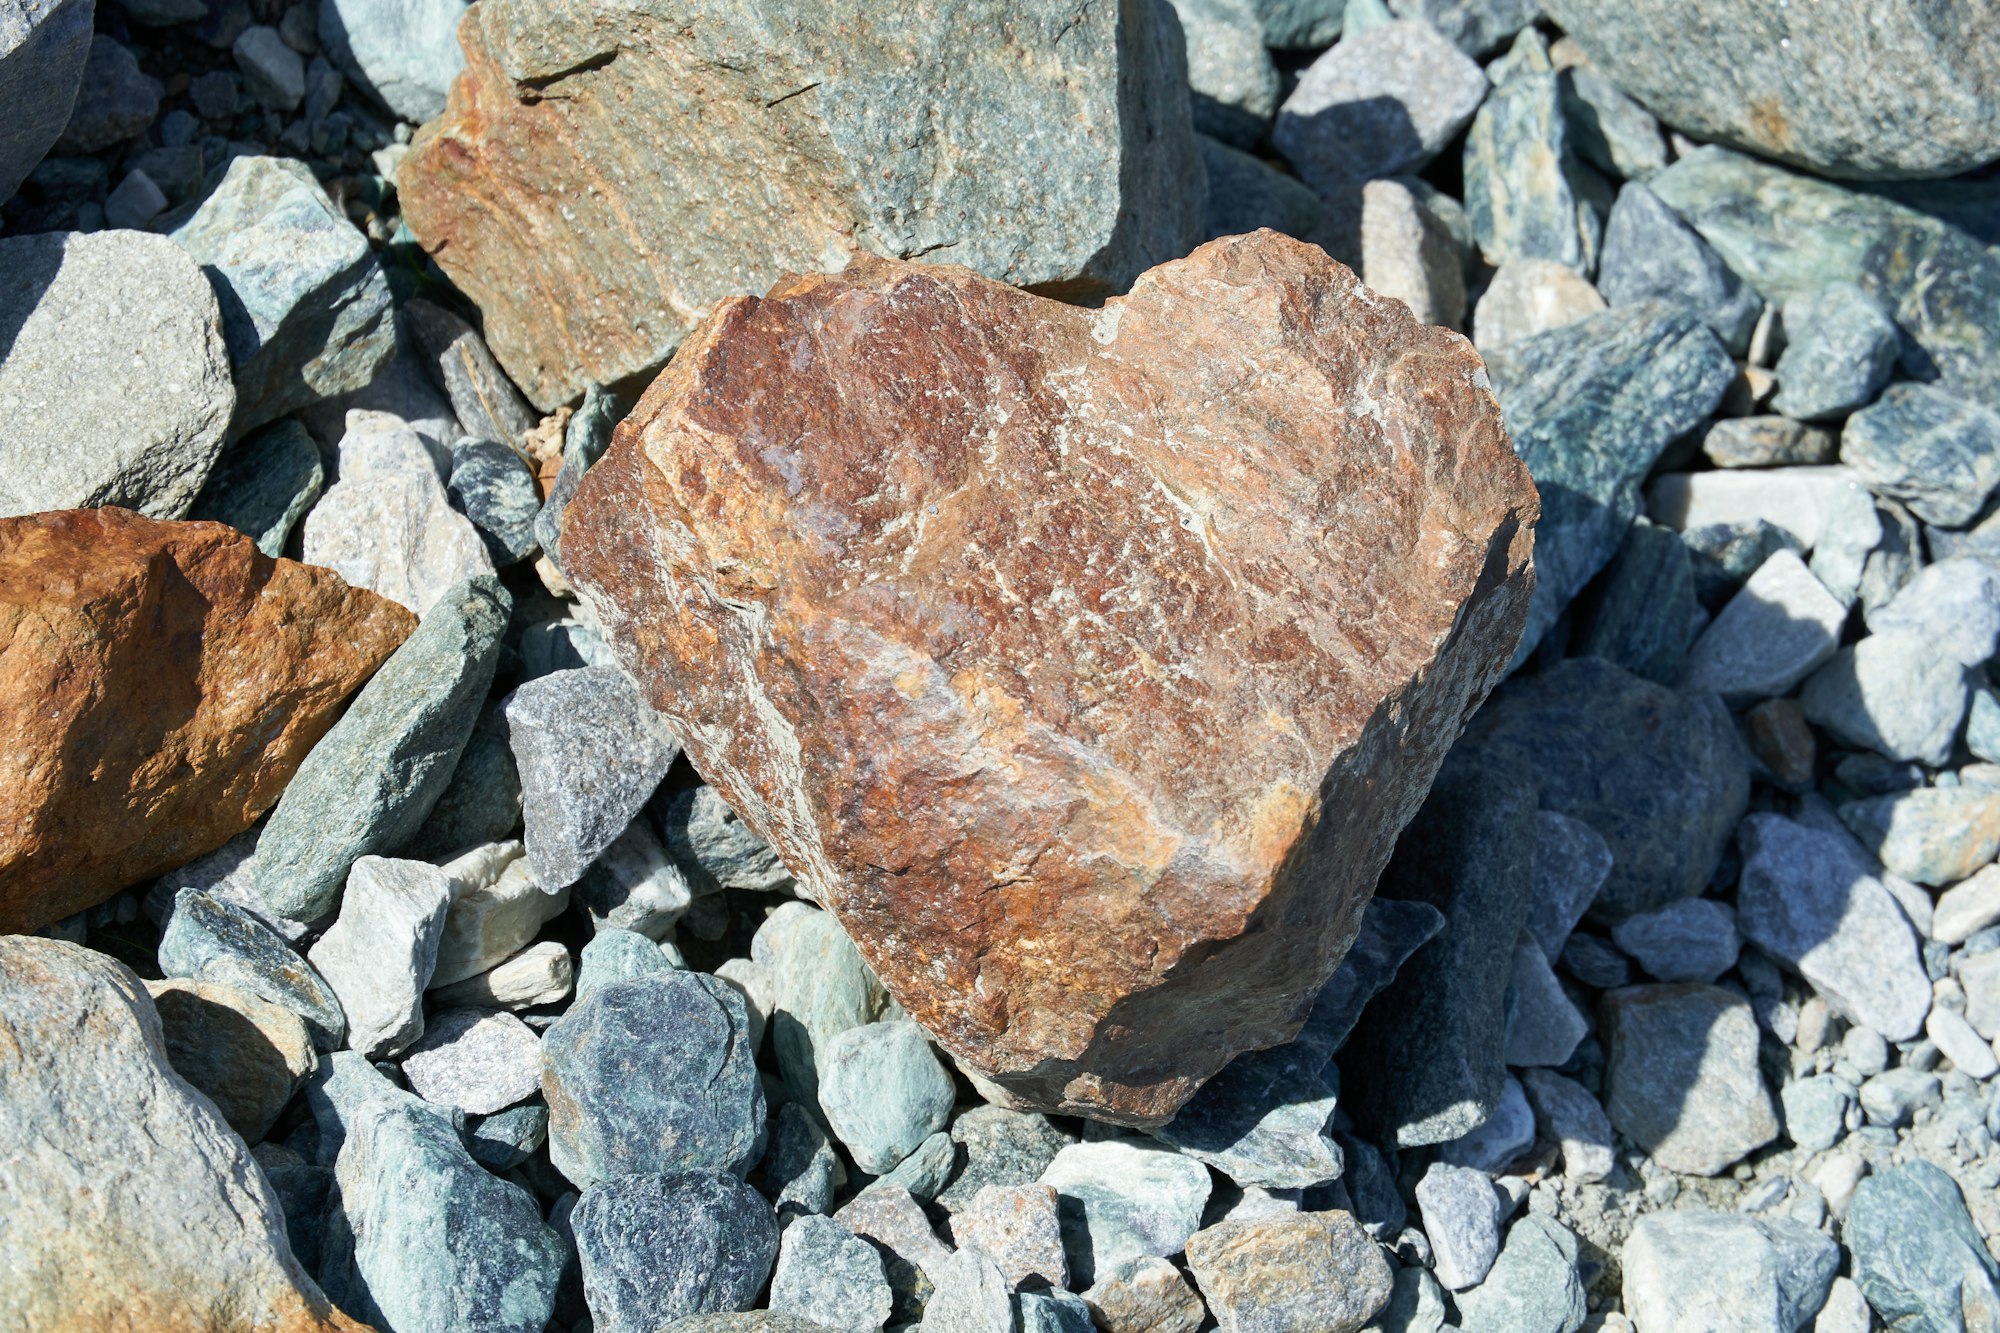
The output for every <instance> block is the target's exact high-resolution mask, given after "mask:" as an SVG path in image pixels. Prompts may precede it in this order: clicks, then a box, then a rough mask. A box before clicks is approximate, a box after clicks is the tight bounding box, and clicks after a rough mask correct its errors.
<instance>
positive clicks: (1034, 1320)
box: [1014, 1288, 1097, 1333]
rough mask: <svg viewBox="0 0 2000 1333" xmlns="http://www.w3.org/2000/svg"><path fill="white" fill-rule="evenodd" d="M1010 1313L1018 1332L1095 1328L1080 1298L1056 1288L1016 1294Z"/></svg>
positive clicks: (1080, 1332)
mask: <svg viewBox="0 0 2000 1333" xmlns="http://www.w3.org/2000/svg"><path fill="white" fill-rule="evenodd" d="M1014 1312H1015V1317H1016V1319H1017V1320H1018V1322H1019V1324H1020V1333H1091V1330H1093V1329H1094V1328H1096V1327H1097V1325H1096V1324H1095V1323H1093V1322H1092V1320H1091V1318H1090V1307H1089V1306H1088V1305H1086V1304H1085V1303H1084V1299H1083V1297H1081V1296H1079V1295H1077V1294H1076V1293H1075V1292H1070V1291H1063V1290H1061V1289H1060V1288H1057V1289H1054V1290H1050V1291H1023V1292H1019V1293H1016V1295H1015V1296H1014Z"/></svg>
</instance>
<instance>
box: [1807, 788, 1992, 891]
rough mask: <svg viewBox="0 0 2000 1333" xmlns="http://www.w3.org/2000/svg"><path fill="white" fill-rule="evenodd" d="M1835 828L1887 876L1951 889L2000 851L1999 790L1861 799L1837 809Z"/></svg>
mask: <svg viewBox="0 0 2000 1333" xmlns="http://www.w3.org/2000/svg"><path fill="white" fill-rule="evenodd" d="M1840 822H1841V823H1843V824H1845V825H1847V827H1848V830H1849V831H1850V832H1852V833H1853V834H1854V836H1855V837H1856V838H1858V839H1860V841H1861V845H1862V846H1864V847H1866V848H1867V849H1868V850H1869V852H1871V853H1872V854H1873V855H1874V856H1875V857H1876V859H1878V860H1879V861H1881V862H1882V866H1883V868H1884V869H1885V870H1887V871H1888V872H1889V873H1890V874H1892V875H1901V876H1902V877H1903V878H1904V879H1908V880H1914V881H1916V882H1917V883H1918V884H1926V885H1930V886H1932V887H1934V888H1935V887H1939V886H1944V885H1950V884H1956V883H1958V882H1959V881H1960V880H1963V879H1969V878H1971V877H1972V876H1973V875H1974V874H1977V873H1978V871H1979V870H1980V868H1981V867H1982V866H1985V865H1988V864H1990V863H1991V862H1992V860H1993V854H1994V853H1995V852H1997V851H2000V788H1996V787H1983V786H1976V785H1973V784H1971V783H1961V784H1960V785H1958V786H1955V787H1919V788H1917V789H1916V790H1914V791H1902V792H1891V793H1889V794H1887V795H1883V796H1869V797H1864V798H1863V799H1861V800H1858V801H1848V802H1847V803H1845V804H1844V805H1842V806H1841V807H1840Z"/></svg>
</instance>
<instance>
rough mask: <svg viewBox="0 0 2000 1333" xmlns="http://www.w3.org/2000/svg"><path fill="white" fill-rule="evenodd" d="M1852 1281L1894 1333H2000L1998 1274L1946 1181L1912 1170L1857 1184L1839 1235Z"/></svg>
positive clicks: (1914, 1166)
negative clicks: (1849, 1258) (1995, 1332)
mask: <svg viewBox="0 0 2000 1333" xmlns="http://www.w3.org/2000/svg"><path fill="white" fill-rule="evenodd" d="M1841 1234H1842V1237H1843V1238H1844V1239H1845V1240H1846V1242H1847V1248H1848V1252H1849V1253H1850V1254H1852V1255H1853V1259H1854V1280H1855V1282H1857V1283H1858V1284H1860V1287H1861V1292H1862V1294H1863V1295H1864V1296H1866V1297H1867V1298H1868V1304H1869V1305H1870V1306H1872V1307H1873V1308H1874V1310H1875V1313H1876V1314H1877V1315H1879V1316H1881V1318H1882V1320H1883V1322H1884V1323H1886V1324H1887V1325H1888V1326H1889V1327H1890V1328H1893V1329H1897V1330H1899V1333H1959V1330H1961V1329H1972V1328H1993V1327H2000V1266H1996V1265H1995V1264H1994V1262H1993V1257H1992V1256H1991V1255H1990V1254H1988V1253H1987V1252H1986V1246H1985V1245H1984V1244H1983V1243H1982V1242H1981V1240H1980V1237H1979V1230H1978V1228H1976V1227H1975V1226H1973V1224H1972V1218H1971V1216H1970V1214H1968V1213H1967V1212H1966V1208H1965V1199H1964V1196H1963V1195H1961V1194H1960V1193H1959V1189H1958V1186H1957V1185H1956V1184H1954V1183H1953V1182H1952V1179H1951V1177H1950V1176H1947V1175H1946V1174H1945V1173H1944V1172H1942V1171H1940V1170H1938V1168H1937V1167H1935V1166H1932V1165H1931V1164H1930V1163H1929V1162H1922V1161H1918V1162H1911V1163H1909V1164H1908V1165H1906V1166H1899V1167H1896V1168H1893V1169H1892V1170H1888V1171H1883V1172H1878V1173H1877V1174H1875V1175H1872V1176H1870V1177H1868V1178H1867V1179H1866V1180H1864V1181H1862V1182H1861V1184H1860V1186H1859V1188H1857V1189H1856V1190H1855V1191H1854V1201H1853V1202H1852V1203H1851V1204H1849V1205H1848V1209H1847V1225H1846V1227H1845V1228H1844V1229H1843V1231H1842V1233H1841Z"/></svg>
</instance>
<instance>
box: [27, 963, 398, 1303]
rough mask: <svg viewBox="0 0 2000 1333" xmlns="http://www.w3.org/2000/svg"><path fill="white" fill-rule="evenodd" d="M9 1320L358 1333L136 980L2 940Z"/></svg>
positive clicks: (114, 967)
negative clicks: (302, 1253) (306, 1263)
mask: <svg viewBox="0 0 2000 1333" xmlns="http://www.w3.org/2000/svg"><path fill="white" fill-rule="evenodd" d="M0 1160H4V1161H5V1162H6V1163H7V1169H6V1170H5V1171H3V1172H0V1216H4V1217H5V1218H6V1219H7V1225H6V1227H5V1228H4V1229H0V1272H5V1273H6V1275H7V1280H6V1281H5V1282H0V1325H4V1326H5V1327H7V1328H23V1329H27V1328H32V1329H36V1330H46V1333H84V1330H106V1331H107V1333H139V1330H142V1329H204V1330H212V1331H213V1333H251V1331H252V1330H256V1331H257V1333H307V1331H308V1330H310V1331H312V1333H334V1331H337V1330H346V1331H347V1333H360V1325H357V1324H354V1323H352V1322H350V1321H349V1320H347V1319H346V1318H344V1317H342V1316H341V1315H340V1314H338V1313H337V1312H335V1311H333V1310H332V1309H331V1307H330V1306H328V1304H327V1301H326V1298H325V1297H324V1296H322V1295H321V1294H320V1291H319V1289H318V1288H317V1287H315V1286H314V1285H313V1283H312V1280H311V1279H310V1278H308V1277H307V1276H306V1275H305V1273H304V1272H303V1271H302V1270H301V1269H300V1268H299V1265H298V1263H297V1262H296V1261H295V1260H294V1259H293V1258H292V1253H291V1250H290V1248H289V1247H288V1246H287V1245H286V1243H285V1219H284V1216H283V1214H281V1213H280V1212H279V1211H278V1200H277V1197H276V1196H275V1195H274V1194H273V1193H272V1192H271V1187H270V1186H269V1185H268V1184H267V1183H265V1179H264V1175H263V1173H262V1172H261V1171H259V1170H258V1169H257V1168H256V1167H255V1166H254V1165H253V1164H252V1161H251V1157H250V1153H249V1151H248V1150H247V1149H246V1148H244V1146H243V1141H242V1140H241V1139H239V1138H237V1137H236V1134H235V1132H234V1131H232V1130H231V1129H230V1128H229V1126H228V1124H227V1123H226V1122H224V1120H223V1118H222V1114H221V1112H219V1111H217V1110H216V1109H215V1107H214V1105H213V1104H212V1103H210V1102H209V1101H208V1100H207V1099H206V1098H204V1097H200V1096H197V1095H196V1094H195V1092H194V1090H193V1089H192V1088H190V1087H189V1086H188V1085H187V1084H186V1083H184V1082H182V1081H181V1080H180V1078H178V1077H177V1076H176V1075H175V1074H174V1072H173V1070H172V1069H170V1068H169V1067H168V1064H167V1053H166V1049H165V1045H164V1043H163V1041H162V1038H161V1033H160V1020H159V1017H158V1016H157V1015H156V1014H155V1013H154V1012H153V1006H152V1003H151V1001H149V1000H148V999H147V998H146V993H145V990H144V989H143V988H142V987H141V986H140V984H139V980H138V978H136V977H134V976H133V975H132V974H131V973H130V972H128V971H126V970H125V969H124V968H123V967H120V966H119V965H118V964H117V963H114V962H112V961H111V960H110V959H108V958H106V957H104V956H103V955H101V954H95V953H92V952H90V951H89V950H87V949H84V948H82V947H80V946H78V945H74V944H64V943H60V942H58V941H55V940H44V939H30V938H7V937H0Z"/></svg>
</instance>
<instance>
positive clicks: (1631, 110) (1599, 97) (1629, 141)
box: [1559, 65, 1667, 181]
mask: <svg viewBox="0 0 2000 1333" xmlns="http://www.w3.org/2000/svg"><path fill="white" fill-rule="evenodd" d="M1559 80H1560V84H1561V88H1562V108H1563V119H1564V120H1566V121H1568V122H1569V138H1570V144H1571V146H1572V147H1573V148H1575V150H1576V151H1577V153H1578V154H1579V155H1581V156H1582V158H1583V160H1584V161H1586V162H1588V163H1589V164H1590V165H1591V166H1593V167H1596V168H1597V169H1598V170H1599V171H1601V172H1603V173H1605V174H1606V175H1607V176H1610V177H1612V178H1613V179H1617V180H1630V181H1642V180H1646V179H1648V178H1649V177H1651V176H1652V175H1653V173H1654V172H1657V171H1660V170H1662V169H1664V168H1665V167H1666V165H1667V140H1666V136H1665V135H1663V134H1661V133H1660V122H1659V121H1658V120H1655V119H1654V118H1653V113H1652V112H1650V111H1648V110H1646V108H1645V107H1642V106H1640V105H1639V104H1638V103H1637V102H1635V101H1633V100H1632V99H1631V98H1629V97H1627V96H1626V95H1625V92H1624V90H1623V89H1621V88H1620V87H1619V86H1618V85H1617V84H1615V83H1613V82H1612V81H1611V80H1610V79H1607V78H1605V77H1604V75H1603V73H1602V72H1601V71H1599V70H1597V69H1596V68H1594V67H1593V66H1590V65H1577V66H1575V67H1573V68H1570V69H1565V70H1562V71H1560V74H1559Z"/></svg>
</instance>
